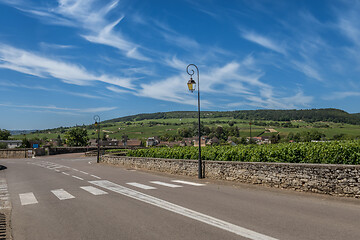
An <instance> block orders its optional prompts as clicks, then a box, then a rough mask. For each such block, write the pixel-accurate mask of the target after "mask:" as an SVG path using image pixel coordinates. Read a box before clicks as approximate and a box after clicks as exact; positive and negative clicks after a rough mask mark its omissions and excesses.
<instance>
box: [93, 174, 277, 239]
mask: <svg viewBox="0 0 360 240" xmlns="http://www.w3.org/2000/svg"><path fill="white" fill-rule="evenodd" d="M89 182H90V183H91V184H94V185H96V186H99V187H102V188H105V189H107V190H110V191H113V192H116V193H119V194H122V195H124V196H127V197H130V198H133V199H136V200H139V201H142V202H145V203H148V204H151V205H154V206H157V207H159V208H162V209H165V210H168V211H170V212H174V213H177V214H180V215H183V216H185V217H188V218H191V219H194V220H197V221H199V222H202V223H205V224H209V225H211V226H214V227H217V228H220V229H223V230H225V231H228V232H232V233H235V234H237V235H239V236H242V237H245V238H249V239H252V240H277V239H276V238H273V237H269V236H266V235H264V234H261V233H258V232H255V231H252V230H249V229H246V228H243V227H240V226H237V225H235V224H232V223H229V222H225V221H223V220H220V219H217V218H214V217H211V216H208V215H205V214H202V213H199V212H196V211H194V210H191V209H188V208H184V207H182V206H179V205H176V204H173V203H171V202H167V201H165V200H162V199H159V198H156V197H153V196H150V195H147V194H144V193H141V192H138V191H135V190H132V189H129V188H126V187H123V186H120V185H118V184H116V183H113V182H110V181H107V180H101V181H89Z"/></svg>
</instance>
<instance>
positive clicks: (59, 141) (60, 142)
mask: <svg viewBox="0 0 360 240" xmlns="http://www.w3.org/2000/svg"><path fill="white" fill-rule="evenodd" d="M56 140H57V142H58V146H62V144H63V143H62V139H61V136H60V135H58V136H57V138H56Z"/></svg>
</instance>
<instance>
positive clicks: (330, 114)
mask: <svg viewBox="0 0 360 240" xmlns="http://www.w3.org/2000/svg"><path fill="white" fill-rule="evenodd" d="M196 117H197V112H196V111H175V112H158V113H146V114H137V115H132V116H126V117H120V118H115V119H111V120H107V121H104V122H105V123H112V122H127V121H141V120H146V119H171V118H196ZM221 117H230V118H234V119H242V120H271V121H291V120H303V121H306V122H319V121H324V122H334V123H348V124H355V125H360V113H356V114H350V113H347V112H345V111H343V110H340V109H334V108H325V109H306V110H239V111H224V112H218V111H202V112H201V118H221Z"/></svg>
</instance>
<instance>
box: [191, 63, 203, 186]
mask: <svg viewBox="0 0 360 240" xmlns="http://www.w3.org/2000/svg"><path fill="white" fill-rule="evenodd" d="M189 67H194V68H195V69H196V72H197V85H198V87H197V91H198V121H199V164H198V165H199V166H198V177H199V178H200V179H201V178H204V177H205V176H204V175H205V174H203V169H202V161H201V130H200V81H199V69H198V67H197V66H196V65H195V64H189V65H188V66H187V67H186V72H187V73H188V74H189V75H190V80H189V81H188V83H187V85H188V88H189V91H190V92H194V91H195V88H196V82H195V81H194V79H193V78H192V76H193V75H194V73H195V71H194V70H193V69H191V68H190V71H189Z"/></svg>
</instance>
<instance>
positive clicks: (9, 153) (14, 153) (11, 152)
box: [0, 148, 31, 158]
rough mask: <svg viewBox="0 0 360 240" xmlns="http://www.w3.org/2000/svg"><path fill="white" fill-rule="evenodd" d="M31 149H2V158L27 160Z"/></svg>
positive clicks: (0, 155) (0, 152)
mask: <svg viewBox="0 0 360 240" xmlns="http://www.w3.org/2000/svg"><path fill="white" fill-rule="evenodd" d="M28 150H31V149H30V148H29V149H0V158H26V157H27V151H28Z"/></svg>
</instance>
